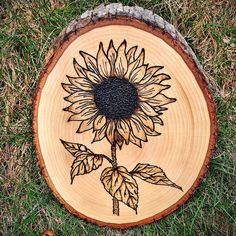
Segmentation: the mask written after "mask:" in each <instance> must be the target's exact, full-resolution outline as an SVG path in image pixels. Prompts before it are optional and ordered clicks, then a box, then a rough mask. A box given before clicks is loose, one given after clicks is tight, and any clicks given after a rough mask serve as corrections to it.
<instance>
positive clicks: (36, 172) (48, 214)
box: [0, 0, 236, 236]
mask: <svg viewBox="0 0 236 236" xmlns="http://www.w3.org/2000/svg"><path fill="white" fill-rule="evenodd" d="M121 2H122V3H123V4H125V5H130V6H133V5H139V6H141V7H144V8H147V9H150V10H152V11H154V12H155V13H157V14H159V15H160V16H162V17H163V18H164V19H165V20H167V21H169V22H170V23H172V24H173V25H174V26H175V27H176V28H177V29H178V30H179V31H180V32H181V34H182V35H183V36H184V37H185V39H186V40H187V41H188V43H189V44H190V46H191V47H192V48H193V50H194V52H195V53H196V55H197V57H198V58H199V60H200V62H201V63H202V65H203V67H204V70H205V71H206V74H207V76H208V78H209V87H210V89H211V91H212V93H213V96H214V101H215V104H216V110H217V120H218V136H217V143H216V148H215V152H214V155H213V157H212V160H211V162H210V166H209V170H208V172H207V175H206V177H205V179H204V180H203V181H202V183H201V185H200V186H199V188H197V190H196V192H195V194H194V196H193V197H192V198H191V199H190V200H189V201H188V202H187V204H185V205H184V206H181V207H180V208H179V209H178V210H177V211H175V212H174V213H173V214H171V215H169V216H167V217H165V218H164V219H162V220H160V221H158V222H155V223H152V224H149V225H146V226H143V227H136V228H131V229H128V230H112V229H108V228H105V227H98V226H95V225H93V224H90V223H86V222H85V221H83V220H80V219H78V218H77V217H75V216H73V215H71V214H70V213H69V212H68V211H67V210H66V209H64V207H62V206H61V205H60V203H59V202H58V201H57V199H55V197H54V196H53V195H52V193H51V191H50V189H49V188H48V186H47V184H46V182H45V180H44V178H43V177H42V175H41V173H40V168H39V166H38V164H37V158H36V155H35V152H34V148H33V144H32V131H31V113H32V96H33V93H34V89H35V87H36V85H37V82H38V76H39V73H40V68H41V66H42V63H43V60H44V57H45V55H46V53H47V50H48V49H49V46H50V45H51V43H52V42H53V39H54V38H55V37H56V36H57V35H58V34H59V33H60V31H61V30H62V29H63V28H64V27H65V26H66V25H67V24H68V23H69V22H70V21H71V20H73V19H74V18H75V17H76V16H77V15H78V14H81V13H83V12H84V11H85V10H87V9H92V8H94V7H95V6H97V5H99V4H101V3H105V4H106V3H108V1H98V0H91V1H86V0H80V1H79V0H78V1H75V0H65V1H63V0H37V1H36V0H31V1H26V0H15V1H13V0H5V1H4V0H0V58H1V64H0V65H1V66H0V182H1V187H0V190H1V191H0V206H1V207H0V218H1V220H0V235H27V236H28V235H29V236H30V235H41V232H43V231H44V230H46V229H53V231H54V234H55V235H234V233H235V229H236V227H235V223H234V222H235V213H236V209H235V191H234V190H235V187H236V184H235V183H236V181H235V161H236V157H235V153H236V150H235V146H236V145H235V139H236V135H235V133H236V132H235V130H236V127H235V124H234V123H235V118H236V117H235V104H236V103H235V102H236V98H235V77H236V14H235V12H236V6H235V1H234V0H231V1H230V0H228V1H227V0H175V1H170V0H163V1H162V0H135V1H131V0H123V1H121ZM235 234H236V233H235Z"/></svg>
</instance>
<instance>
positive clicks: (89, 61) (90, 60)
mask: <svg viewBox="0 0 236 236" xmlns="http://www.w3.org/2000/svg"><path fill="white" fill-rule="evenodd" d="M79 53H80V55H81V56H82V57H83V58H84V62H85V64H86V67H87V69H88V70H91V71H93V72H95V73H97V71H98V69H97V60H96V58H95V57H93V56H91V55H90V54H88V53H86V52H83V51H80V52H79Z"/></svg>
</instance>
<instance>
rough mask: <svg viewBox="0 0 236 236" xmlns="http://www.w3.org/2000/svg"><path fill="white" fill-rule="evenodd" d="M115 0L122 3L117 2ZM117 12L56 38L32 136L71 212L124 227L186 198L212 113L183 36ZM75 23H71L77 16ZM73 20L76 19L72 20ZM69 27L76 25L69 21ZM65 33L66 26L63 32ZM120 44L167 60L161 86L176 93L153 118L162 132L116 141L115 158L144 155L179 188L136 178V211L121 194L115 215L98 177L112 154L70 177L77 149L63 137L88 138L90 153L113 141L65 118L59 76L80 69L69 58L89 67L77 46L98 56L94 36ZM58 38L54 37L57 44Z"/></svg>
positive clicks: (131, 160) (130, 161) (207, 150)
mask: <svg viewBox="0 0 236 236" xmlns="http://www.w3.org/2000/svg"><path fill="white" fill-rule="evenodd" d="M117 6H120V5H117ZM116 16H117V18H116V19H113V20H106V19H105V18H106V17H105V18H104V20H103V21H98V22H97V23H93V24H88V26H87V28H86V27H83V28H82V29H81V30H77V31H74V30H73V29H72V30H71V29H70V32H73V34H69V33H67V36H68V38H67V39H66V40H65V39H62V38H60V41H61V42H60V47H58V46H57V47H56V49H54V50H53V51H51V55H50V56H51V57H50V59H48V61H47V63H46V65H45V67H44V70H43V72H42V75H41V79H40V83H39V85H38V89H37V93H36V96H35V106H34V120H33V131H34V142H35V146H36V151H37V155H38V158H39V162H40V164H41V167H42V169H43V173H44V176H45V178H46V179H47V182H48V184H49V186H50V188H51V189H52V190H53V193H54V194H55V195H56V196H57V197H58V199H59V200H60V201H61V202H62V203H63V204H64V205H65V206H66V207H67V209H69V210H70V211H71V212H72V213H75V214H77V215H78V216H80V217H82V218H83V219H87V220H88V221H90V222H93V223H97V224H100V225H109V226H112V227H118V228H125V227H128V226H133V225H140V224H144V223H149V222H152V221H153V220H155V219H159V218H161V217H163V216H165V215H166V214H169V213H170V212H172V211H173V210H174V209H176V208H177V207H178V206H179V205H181V204H183V203H184V202H185V201H186V200H187V199H188V198H189V196H190V195H191V194H192V192H193V191H194V189H195V188H196V186H197V185H198V184H199V182H200V180H201V179H202V177H203V176H204V173H205V171H206V169H207V164H208V160H209V158H210V156H211V151H212V148H213V146H214V139H215V114H214V106H213V104H212V100H211V96H210V94H209V92H208V90H207V87H206V83H205V81H204V79H205V78H204V75H203V74H202V71H201V70H200V69H199V68H198V67H197V65H196V64H195V63H194V60H193V59H192V57H191V55H188V54H187V53H185V52H184V50H183V49H181V47H182V48H184V47H183V46H181V44H180V43H177V41H176V43H175V44H174V43H173V42H174V39H173V38H172V36H171V35H170V34H169V33H168V32H166V33H164V31H163V30H162V29H160V28H158V27H157V28H156V29H155V28H153V27H151V26H150V25H149V24H147V23H144V22H143V21H142V20H140V21H138V20H137V19H132V20H131V19H129V20H128V21H127V19H125V16H120V17H119V12H116ZM74 26H75V23H74ZM77 27H78V26H77ZM72 28H73V27H72ZM64 33H65V32H64ZM111 39H112V40H113V42H114V48H116V49H117V48H118V47H119V46H120V45H121V43H122V42H123V41H124V40H126V42H127V49H129V48H131V47H133V46H136V45H137V46H138V49H137V55H138V54H139V53H140V52H141V49H142V48H144V49H145V63H149V66H157V65H158V66H164V68H163V69H162V73H165V74H167V75H169V76H170V77H171V79H170V80H167V81H164V82H163V84H166V85H170V86H171V87H170V88H169V89H166V90H165V91H164V94H165V95H166V96H168V97H170V98H176V99H177V100H176V102H173V103H170V104H168V105H167V106H166V107H167V108H168V110H167V111H164V112H163V115H162V116H161V119H162V120H163V121H164V125H163V126H161V125H158V127H157V131H158V132H160V133H161V135H159V136H153V137H152V136H149V137H148V142H144V143H143V144H142V148H139V147H137V146H135V145H132V144H129V145H125V144H124V145H123V147H122V149H121V150H119V149H118V148H117V150H116V155H117V162H118V165H119V166H124V167H125V168H126V169H127V170H129V171H131V170H133V169H134V168H135V166H136V165H137V164H138V163H146V164H147V163H148V164H150V165H155V166H158V167H160V168H162V169H163V170H164V172H165V174H166V176H167V177H168V178H169V179H170V180H171V181H173V182H174V183H175V184H176V185H178V186H180V187H181V188H182V190H183V191H181V190H180V189H178V188H174V187H170V186H161V185H155V184H151V183H147V182H146V181H143V180H142V179H140V178H136V182H137V185H138V208H137V214H136V213H135V211H134V210H133V209H132V207H128V206H127V204H124V203H122V202H119V216H118V215H117V214H113V212H112V197H111V195H110V194H109V192H108V191H106V190H105V189H104V185H103V184H102V183H101V180H100V177H101V174H102V172H103V170H104V169H105V168H107V167H109V166H110V165H109V162H106V161H103V164H102V166H101V167H99V168H98V169H97V170H94V171H92V172H91V173H89V174H85V175H80V176H76V177H75V179H74V181H73V184H71V179H70V170H71V165H72V163H73V161H74V157H73V156H72V155H71V154H70V153H69V152H68V151H67V150H66V149H65V147H64V146H63V145H62V143H61V142H60V139H62V140H66V141H68V142H71V143H80V144H83V145H85V146H86V147H87V148H88V149H90V150H91V151H92V152H94V153H98V154H103V155H106V156H108V157H111V144H110V143H109V142H108V140H107V139H103V140H101V141H99V142H94V143H91V142H92V140H93V138H94V133H93V132H92V131H93V130H89V131H87V132H83V133H76V130H77V129H78V123H77V122H74V121H72V122H68V118H69V117H70V114H69V113H68V112H65V111H63V109H64V108H65V107H68V106H69V105H70V104H69V102H68V101H65V100H64V99H63V98H64V97H66V96H68V93H67V92H66V91H65V90H63V88H62V86H61V83H67V84H68V79H67V77H66V75H70V76H77V74H76V72H75V69H74V66H73V58H76V60H77V61H78V62H79V64H80V65H82V66H83V67H86V65H85V63H84V60H83V57H82V56H81V55H80V54H79V51H84V52H87V53H88V54H90V55H93V56H94V57H96V56H97V52H98V49H99V43H100V42H102V43H103V47H104V50H105V51H106V50H107V48H108V46H109V43H110V40H111ZM55 45H56V44H55Z"/></svg>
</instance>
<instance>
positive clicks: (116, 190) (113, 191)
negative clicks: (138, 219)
mask: <svg viewBox="0 0 236 236" xmlns="http://www.w3.org/2000/svg"><path fill="white" fill-rule="evenodd" d="M101 182H102V184H103V186H104V188H105V190H106V191H107V192H108V193H109V194H110V195H111V196H112V197H114V198H116V199H117V200H118V201H121V202H123V203H124V204H125V205H127V206H128V207H130V208H132V209H134V210H135V211H136V213H137V208H138V184H137V182H136V180H135V179H134V178H133V177H132V176H131V174H130V173H129V172H128V170H127V169H126V168H125V167H123V166H118V167H117V168H113V167H107V168H106V169H104V170H103V172H102V174H101Z"/></svg>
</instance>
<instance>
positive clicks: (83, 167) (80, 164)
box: [61, 140, 104, 184]
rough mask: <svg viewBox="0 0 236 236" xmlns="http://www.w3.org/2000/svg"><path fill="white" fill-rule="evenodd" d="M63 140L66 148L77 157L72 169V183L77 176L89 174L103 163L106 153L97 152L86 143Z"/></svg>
mask: <svg viewBox="0 0 236 236" xmlns="http://www.w3.org/2000/svg"><path fill="white" fill-rule="evenodd" d="M61 142H62V144H63V146H64V147H65V149H66V150H67V151H68V152H69V153H70V154H72V155H73V156H74V157H75V160H74V161H73V163H72V165H71V171H70V176H71V184H72V183H73V181H74V178H75V176H77V175H85V174H88V173H90V172H91V171H93V170H96V169H98V168H99V167H100V166H101V165H102V162H103V157H104V155H102V154H95V153H93V152H92V151H91V150H89V149H88V148H87V147H86V146H85V145H82V144H79V143H70V142H65V141H63V140H61Z"/></svg>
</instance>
